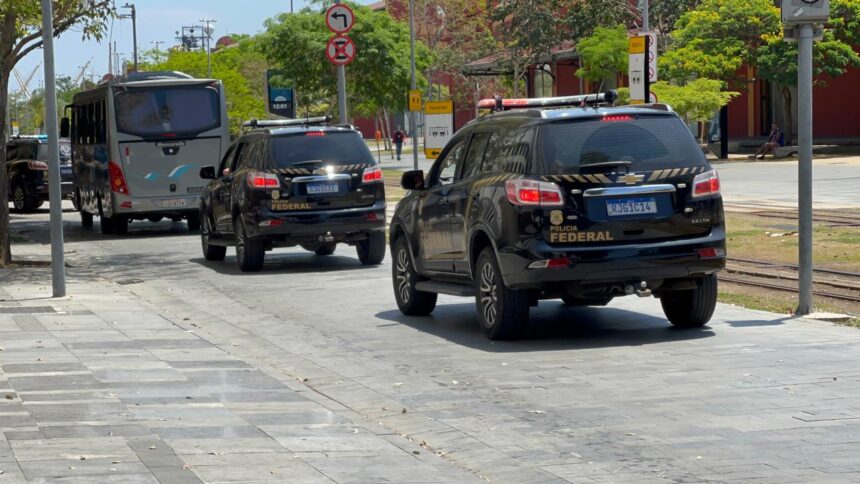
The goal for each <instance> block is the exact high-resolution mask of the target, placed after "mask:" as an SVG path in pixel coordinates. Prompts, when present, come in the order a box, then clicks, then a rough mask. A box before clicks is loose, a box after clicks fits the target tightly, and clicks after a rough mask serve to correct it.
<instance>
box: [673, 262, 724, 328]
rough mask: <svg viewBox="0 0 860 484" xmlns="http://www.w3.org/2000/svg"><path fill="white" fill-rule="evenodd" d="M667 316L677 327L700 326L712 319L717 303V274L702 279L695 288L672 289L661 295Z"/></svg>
mask: <svg viewBox="0 0 860 484" xmlns="http://www.w3.org/2000/svg"><path fill="white" fill-rule="evenodd" d="M660 304H662V305H663V312H664V313H665V314H666V318H667V319H669V322H670V323H672V325H673V326H675V327H676V328H700V327H702V326H704V325H705V324H707V322H708V321H710V320H711V316H712V315H713V314H714V308H715V307H716V305H717V275H716V274H711V275H709V276H705V278H704V279H702V283H701V285H699V287H697V288H696V289H693V290H686V291H672V292H667V293H666V294H663V296H661V297H660Z"/></svg>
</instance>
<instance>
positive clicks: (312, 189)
mask: <svg viewBox="0 0 860 484" xmlns="http://www.w3.org/2000/svg"><path fill="white" fill-rule="evenodd" d="M337 192H338V186H337V183H308V195H319V194H323V193H337Z"/></svg>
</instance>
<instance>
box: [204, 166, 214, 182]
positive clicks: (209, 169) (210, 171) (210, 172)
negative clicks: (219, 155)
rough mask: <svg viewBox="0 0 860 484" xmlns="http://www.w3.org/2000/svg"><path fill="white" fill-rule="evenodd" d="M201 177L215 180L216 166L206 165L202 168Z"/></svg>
mask: <svg viewBox="0 0 860 484" xmlns="http://www.w3.org/2000/svg"><path fill="white" fill-rule="evenodd" d="M200 178H202V179H204V180H214V179H215V167H214V166H204V167H203V168H201V169H200Z"/></svg>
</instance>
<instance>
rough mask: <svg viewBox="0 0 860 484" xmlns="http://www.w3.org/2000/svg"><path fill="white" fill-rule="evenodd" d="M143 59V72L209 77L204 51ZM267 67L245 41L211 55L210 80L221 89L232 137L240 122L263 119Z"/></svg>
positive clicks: (239, 126)
mask: <svg viewBox="0 0 860 484" xmlns="http://www.w3.org/2000/svg"><path fill="white" fill-rule="evenodd" d="M153 54H154V53H153ZM160 54H161V56H163V55H164V54H163V53H160ZM144 58H145V59H146V61H145V62H144V63H143V64H142V65H143V69H144V70H168V71H180V72H184V73H186V74H189V75H192V76H194V77H201V78H205V77H207V75H208V72H207V69H208V66H207V59H206V52H203V51H199V50H197V51H181V50H172V51H170V52H168V53H167V57H166V58H165V59H163V60H162V62H160V63H155V62H153V61H154V55H153V56H149V54H147V55H146V56H145V57H144ZM267 66H268V63H267V61H266V58H265V57H264V56H263V54H262V53H260V52H259V50H258V49H257V46H256V43H255V41H254V39H252V38H248V37H244V38H242V39H241V40H240V41H239V43H238V44H234V45H233V46H231V47H227V48H223V49H220V50H218V51H215V52H213V53H212V77H214V78H215V79H220V80H221V82H222V83H223V85H224V93H225V97H226V98H227V117H228V118H229V119H230V130H231V131H232V132H233V133H239V132H241V130H242V123H243V122H245V121H247V120H249V119H251V118H257V119H259V118H264V117H265V116H266V67H267Z"/></svg>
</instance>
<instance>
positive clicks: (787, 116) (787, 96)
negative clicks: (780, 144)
mask: <svg viewBox="0 0 860 484" xmlns="http://www.w3.org/2000/svg"><path fill="white" fill-rule="evenodd" d="M780 91H781V92H782V109H783V111H784V116H783V122H784V123H785V126H783V127H782V132H783V133H784V134H785V144H786V146H791V145H792V144H794V143H793V133H794V121H793V119H792V118H793V116H792V112H791V89H790V88H788V87H783V88H782V89H780Z"/></svg>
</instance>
